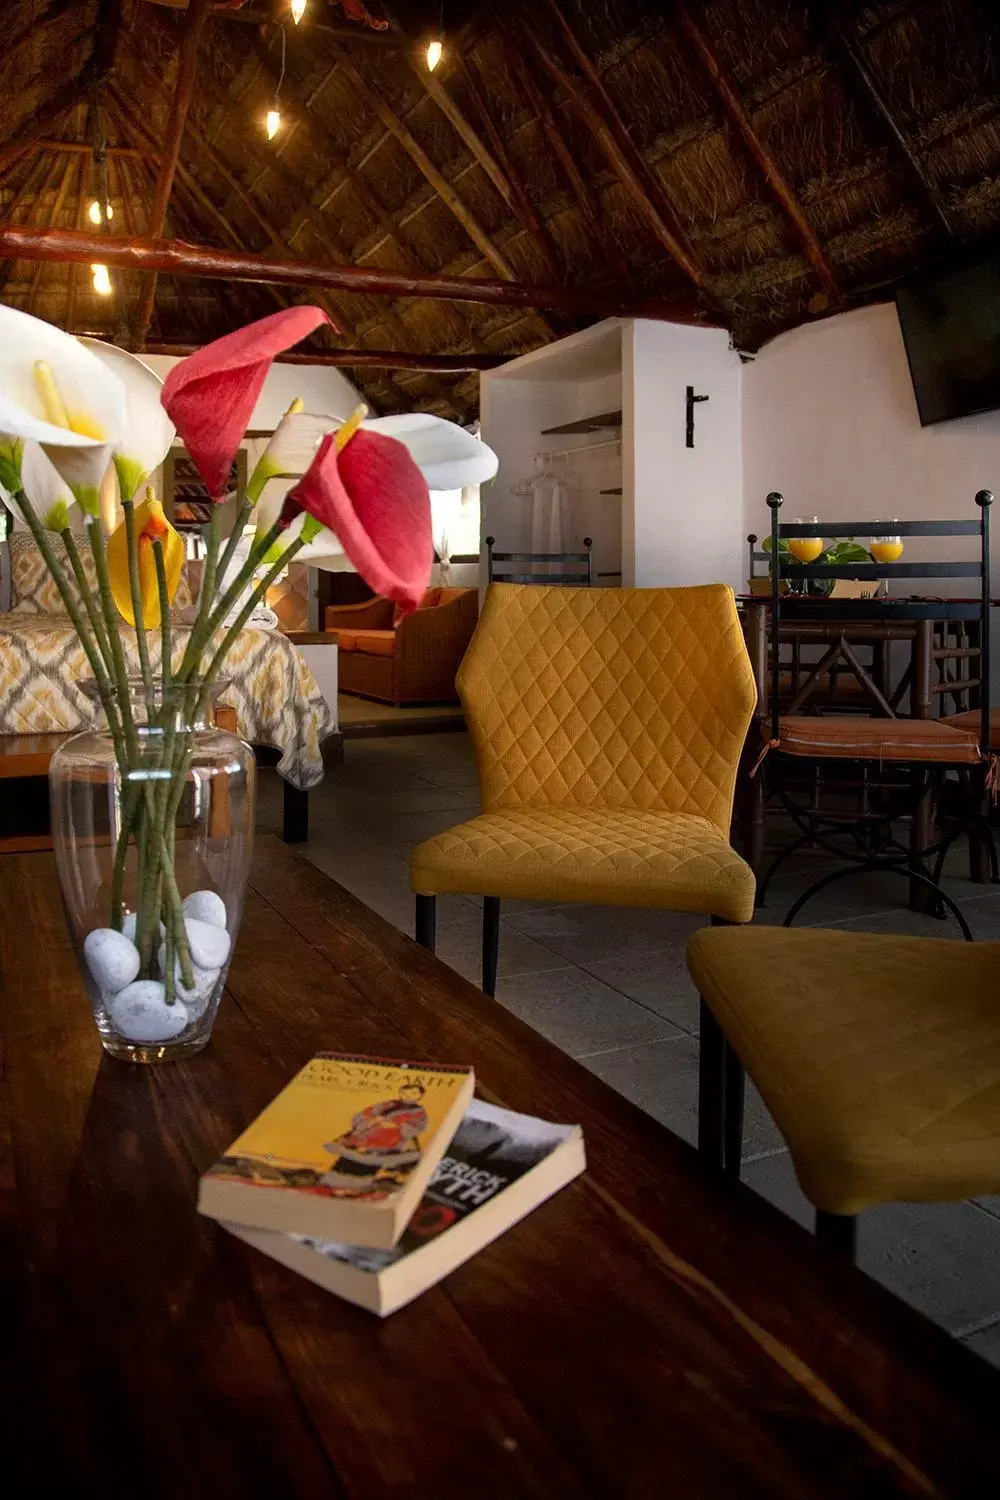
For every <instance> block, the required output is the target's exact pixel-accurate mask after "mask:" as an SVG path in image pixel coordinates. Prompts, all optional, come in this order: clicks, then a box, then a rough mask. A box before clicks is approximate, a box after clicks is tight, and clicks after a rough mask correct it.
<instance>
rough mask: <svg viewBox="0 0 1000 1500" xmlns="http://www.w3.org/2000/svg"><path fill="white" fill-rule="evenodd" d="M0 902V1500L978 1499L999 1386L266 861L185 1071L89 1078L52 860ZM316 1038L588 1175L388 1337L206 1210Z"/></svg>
mask: <svg viewBox="0 0 1000 1500" xmlns="http://www.w3.org/2000/svg"><path fill="white" fill-rule="evenodd" d="M0 911H2V912H3V914H4V915H3V921H2V924H0V988H2V999H0V1038H2V1047H3V1071H2V1077H0V1152H2V1169H0V1223H2V1227H3V1236H2V1245H3V1260H2V1276H0V1286H2V1288H3V1294H4V1316H3V1323H2V1331H3V1358H2V1365H3V1371H4V1376H3V1380H4V1389H3V1399H2V1404H0V1410H2V1412H3V1418H4V1424H5V1441H4V1443H3V1449H2V1459H0V1465H2V1469H0V1472H2V1473H3V1475H4V1479H5V1484H4V1492H5V1493H6V1494H9V1495H10V1496H11V1497H12V1500H13V1497H21V1496H28V1495H34V1494H48V1493H54V1492H63V1493H67V1494H74V1495H84V1496H88V1497H89V1496H96V1497H107V1500H111V1497H119V1496H121V1497H126V1496H127V1497H130V1500H132V1497H135V1496H140V1495H141V1496H143V1497H175V1496H185V1497H191V1500H201V1497H209V1496H211V1497H219V1500H228V1497H249V1496H258V1495H260V1496H264V1495H267V1496H275V1497H281V1500H306V1497H308V1500H313V1497H316V1500H319V1497H323V1500H334V1497H336V1500H383V1497H384V1500H403V1497H406V1500H459V1497H461V1500H472V1497H476V1500H520V1497H533V1500H557V1497H558V1500H562V1497H566V1500H575V1497H584V1496H592V1497H598V1496H600V1497H605V1500H607V1497H635V1500H654V1497H659V1496H664V1497H666V1496H670V1497H672V1500H727V1497H738V1500H764V1497H767V1500H775V1497H787V1500H819V1497H825V1500H826V1497H828V1500H834V1497H837V1500H843V1497H853V1500H870V1497H875V1496H970V1497H973V1496H975V1497H978V1500H985V1497H987V1496H990V1495H995V1494H997V1493H1000V1443H998V1442H997V1438H996V1420H997V1412H998V1411H1000V1373H998V1372H996V1371H994V1370H993V1369H991V1368H990V1367H989V1366H987V1365H986V1364H985V1363H983V1362H981V1361H980V1360H979V1359H978V1358H977V1357H976V1356H975V1355H973V1354H971V1353H969V1352H968V1351H967V1350H966V1349H964V1348H963V1347H962V1346H961V1345H960V1344H958V1343H956V1342H954V1341H953V1340H952V1339H950V1338H949V1337H948V1335H947V1334H945V1333H944V1332H943V1331H942V1330H941V1329H939V1328H937V1327H935V1326H934V1325H933V1324H931V1323H930V1322H928V1321H927V1320H926V1319H925V1318H923V1317H922V1316H921V1315H920V1314H918V1313H917V1312H915V1311H913V1310H912V1309H911V1308H910V1307H907V1306H905V1305H904V1304H903V1303H901V1302H899V1301H898V1300H896V1299H895V1298H894V1297H893V1296H891V1295H890V1294H889V1293H888V1292H887V1291H885V1290H883V1289H882V1288H881V1287H879V1286H877V1285H876V1284H875V1283H873V1282H872V1281H870V1280H868V1279H867V1278H866V1277H865V1276H864V1275H862V1274H861V1273H860V1272H859V1271H857V1270H855V1269H854V1268H853V1267H851V1266H850V1265H847V1264H845V1263H843V1262H842V1261H841V1260H839V1259H838V1258H836V1257H835V1256H834V1255H833V1254H832V1253H830V1252H828V1251H826V1250H824V1249H823V1248H822V1247H820V1246H818V1245H817V1244H816V1243H815V1241H814V1240H813V1239H812V1238H811V1237H810V1236H809V1235H808V1234H807V1233H805V1232H804V1231H803V1230H802V1229H800V1228H799V1227H798V1226H797V1225H795V1224H793V1223H792V1222H791V1221H789V1220H788V1219H786V1218H785V1217H783V1216H782V1215H781V1214H780V1213H778V1211H777V1210H775V1209H774V1208H772V1207H771V1206H769V1205H768V1204H767V1203H765V1202H763V1201H762V1200H760V1199H759V1198H757V1197H756V1196H755V1195H754V1194H752V1193H751V1192H750V1191H749V1190H748V1189H746V1188H744V1187H742V1186H741V1185H739V1184H734V1183H731V1182H729V1183H726V1182H723V1181H721V1180H718V1179H716V1178H713V1177H712V1176H710V1175H709V1174H707V1172H706V1171H705V1169H704V1168H703V1167H702V1165H701V1164H700V1162H699V1159H698V1157H697V1156H696V1154H695V1152H694V1151H693V1150H692V1149H691V1148H690V1147H689V1146H688V1145H686V1144H685V1143H684V1142H683V1141H682V1140H680V1139H678V1138H677V1137H676V1136H675V1135H673V1134H671V1133H670V1132H669V1131H667V1130H665V1129H664V1128H663V1127H662V1126H660V1125H658V1124H657V1123H656V1122H655V1121H654V1120H653V1119H651V1118H650V1117H649V1116H648V1115H646V1114H644V1113H643V1112H642V1111H640V1110H639V1109H637V1108H636V1107H635V1106H634V1105H632V1104H630V1103H629V1102H627V1101H626V1100H625V1099H624V1098H622V1097H620V1096H619V1095H618V1094H616V1093H614V1092H613V1091H612V1090H611V1089H610V1088H608V1087H607V1086H606V1085H605V1084H603V1083H602V1082H601V1081H600V1080H598V1079H597V1078H596V1077H595V1076H594V1075H593V1074H591V1073H590V1072H588V1071H587V1069H586V1068H585V1067H584V1066H583V1065H582V1064H580V1063H578V1062H575V1061H573V1060H572V1059H571V1058H569V1057H567V1056H566V1055H564V1054H563V1053H562V1052H561V1051H559V1050H558V1049H557V1048H556V1047H555V1046H553V1045H551V1044H550V1043H549V1042H547V1041H546V1040H545V1039H544V1038H543V1037H541V1036H540V1035H539V1034H538V1033H536V1032H535V1031H534V1030H532V1029H531V1028H530V1027H529V1026H527V1025H525V1024H524V1023H523V1022H522V1021H520V1020H519V1019H518V1018H517V1017H516V1016H514V1015H513V1014H511V1013H510V1011H508V1010H506V1009H505V1008H504V1007H503V1006H502V1005H501V1004H499V1003H497V1002H495V1001H493V1000H490V999H487V997H486V996H485V995H483V994H482V993H481V992H480V991H478V990H477V989H475V988H474V987H473V985H471V984H469V983H468V982H466V981H465V980H464V979H462V978H461V977H460V976H459V975H457V974H456V973H454V972H453V971H452V970H450V969H449V968H447V967H446V966H445V965H444V964H443V963H441V962H440V961H439V960H438V959H436V958H435V957H434V956H432V955H431V954H429V953H426V952H424V951H423V950H422V949H420V948H418V947H417V946H416V945H415V944H414V943H413V942H411V940H410V939H409V938H408V937H406V936H404V935H403V934H401V933H400V932H398V931H397V930H396V929H395V928H393V927H391V926H389V925H388V924H387V923H386V922H385V921H383V920H382V918H380V917H379V916H377V915H376V914H375V913H374V912H372V911H371V910H369V909H368V908H367V907H365V906H363V905H362V904H361V903H360V902H358V901H357V900H355V899H354V898H353V897H351V896H350V895H348V894H347V893H346V892H345V891H344V890H342V889H341V888H340V887H339V886H338V885H336V884H335V883H334V882H333V881H331V880H330V879H329V878H328V877H327V876H326V875H324V874H323V873H322V872H321V871H320V870H318V869H317V868H315V867H314V866H313V865H311V864H309V863H307V862H305V861H304V860H303V859H301V858H300V857H299V856H297V855H295V854H294V853H292V851H290V850H289V849H288V848H287V847H285V846H283V845H282V844H280V843H279V842H277V841H275V840H272V839H269V838H265V839H261V840H259V841H258V846H257V849H256V854H255V860H254V867H253V874H252V878H251V881H250V889H249V892H248V896H247V902H246V911H245V916H244V920H243V926H242V930H241V932H240V936H239V940H238V943H237V947H236V953H235V958H234V961H233V964H232V968H231V970H230V974H229V977H228V981H227V989H226V994H225V996H224V999H223V1002H222V1006H221V1009H220V1013H219V1016H218V1020H217V1023H216V1027H215V1034H214V1036H213V1039H212V1041H211V1044H210V1045H209V1047H208V1048H207V1049H206V1050H205V1051H204V1052H203V1053H201V1054H199V1055H198V1056H196V1057H193V1058H190V1059H188V1060H186V1061H183V1062H177V1063H171V1064H163V1065H161V1066H145V1067H143V1066H138V1065H132V1064H127V1063H123V1062H119V1061H115V1060H114V1059H112V1058H110V1057H107V1056H104V1055H103V1054H102V1052H101V1049H100V1047H99V1044H98V1040H97V1035H96V1031H95V1029H94V1026H93V1021H92V1018H91V1015H90V1012H89V1007H88V1004H87V1001H86V999H85V996H84V991H83V988H82V986H81V983H80V980H79V977H78V975H77V971H76V967H75V959H74V956H73V953H72V951H71V948H70V943H69V939H68V936H67V933H66V929H65V926H64V923H63V919H62V915H61V912H60V907H59V895H58V888H57V880H56V872H55V867H54V863H53V859H52V856H51V855H50V854H19V855H10V856H6V857H4V858H2V859H0ZM665 983H669V979H665ZM324 1049H325V1050H330V1049H332V1050H340V1051H352V1052H354V1051H356V1052H359V1053H363V1054H374V1055H383V1056H406V1057H410V1058H414V1059H416V1058H420V1059H427V1060H443V1061H447V1062H456V1063H465V1062H468V1063H472V1064H473V1065H474V1066H475V1069H476V1074H477V1079H478V1087H479V1091H480V1093H481V1094H482V1095H483V1096H484V1097H485V1098H487V1099H490V1100H493V1101H496V1102H499V1103H501V1104H503V1105H505V1106H509V1107H511V1108H513V1109H517V1110H521V1111H525V1112H528V1113H532V1114H537V1115H540V1116H543V1117H545V1118H547V1119H551V1120H557V1121H564V1122H574V1123H580V1124H581V1125H582V1126H583V1131H584V1137H585V1141H586V1147H587V1155H588V1171H587V1173H586V1174H585V1176H584V1177H582V1178H580V1179H578V1180H577V1181H576V1182H574V1183H573V1184H572V1185H571V1186H570V1187H568V1188H567V1189H565V1190H564V1191H563V1192H561V1193H559V1194H558V1195H557V1196H556V1197H555V1198H554V1199H552V1200H551V1201H550V1202H548V1203H546V1204H544V1205H543V1206H542V1207H541V1208H539V1209H538V1210H537V1211H536V1212H535V1213H533V1214H532V1215H530V1216H529V1218H527V1219H526V1220H524V1221H523V1222H522V1223H521V1224H519V1225H517V1226H515V1227H514V1228H512V1229H511V1230H509V1231H508V1232H507V1233H506V1234H505V1235H504V1236H503V1237H502V1238H501V1239H500V1240H499V1241H497V1242H496V1243H495V1244H494V1245H492V1246H490V1247H489V1248H488V1249H486V1250H485V1251H483V1252H482V1253H481V1254H480V1255H478V1256H477V1257H476V1258H475V1259H474V1260H473V1261H471V1262H470V1263H468V1264H467V1265H465V1266H463V1267H462V1268H461V1269H460V1270H458V1271H456V1272H454V1273H453V1274H452V1275H451V1276H450V1277H449V1278H448V1279H447V1280H446V1281H445V1282H443V1283H442V1284H441V1285H440V1286H438V1287H436V1288H434V1289H432V1290H431V1291H429V1292H428V1293H426V1294H425V1295H424V1296H423V1297H421V1298H420V1299H418V1300H417V1301H416V1302H414V1303H413V1304H411V1305H410V1306H408V1307H407V1308H405V1309H403V1310H402V1311H400V1312H398V1313H396V1314H395V1315H394V1316H393V1317H391V1318H390V1319H388V1320H386V1321H385V1322H379V1321H378V1320H377V1319H375V1318H374V1317H373V1316H372V1315H371V1314H369V1313H367V1312H364V1311H362V1310H360V1309H358V1308H355V1307H353V1306H351V1305H349V1304H347V1303H345V1302H342V1301H340V1300H338V1299H337V1298H336V1297H334V1296H332V1295H330V1294H329V1293H326V1292H324V1291H322V1290H320V1289H319V1288H318V1287H316V1286H314V1285H313V1284H312V1283H310V1282H307V1281H305V1280H303V1279H301V1278H299V1277H297V1276H296V1275H295V1274H294V1273H293V1272H291V1271H289V1270H286V1269H285V1268H284V1267H282V1266H280V1265H278V1264H277V1263H275V1262H274V1261H272V1260H270V1259H269V1258H267V1257H266V1256H264V1255H261V1254H259V1253H257V1252H256V1251H254V1250H253V1249H251V1248H250V1247H249V1246H247V1245H245V1244H243V1243H242V1242H240V1241H238V1240H236V1239H235V1238H233V1237H231V1236H230V1235H228V1234H227V1233H226V1231H225V1230H224V1229H222V1228H221V1227H220V1226H219V1225H218V1224H216V1223H214V1222H212V1221H210V1220H208V1219H204V1218H201V1217H199V1215H198V1214H197V1213H196V1212H195V1207H194V1205H195V1195H196V1187H197V1181H198V1175H199V1173H201V1172H202V1171H204V1169H205V1168H206V1167H207V1166H208V1165H209V1164H210V1163H211V1162H212V1161H213V1159H214V1158H215V1157H216V1156H217V1155H218V1154H219V1153H220V1152H221V1151H222V1150H223V1149H224V1148H225V1147H226V1146H227V1145H228V1144H229V1142H230V1141H232V1139H233V1138H234V1137H235V1136H236V1135H237V1134H238V1133H239V1131H240V1130H241V1129H242V1128H243V1127H244V1126H245V1125H246V1123H247V1122H248V1121H249V1120H251V1119H252V1118H253V1117H254V1116H255V1115H256V1113H257V1112H258V1111H259V1110H260V1109H261V1108H262V1107H263V1106H264V1105H265V1104H266V1103H267V1101H268V1100H269V1099H270V1098H271V1097H272V1096H273V1095H274V1093H275V1092H276V1091H277V1090H278V1089H279V1088H280V1087H281V1086H282V1085H283V1084H284V1083H285V1082H286V1081H287V1079H288V1078H289V1077H290V1076H291V1075H292V1074H293V1073H294V1072H295V1071H296V1070H297V1069H298V1068H299V1067H300V1066H301V1065H302V1064H303V1063H304V1062H305V1061H306V1060H307V1059H308V1058H309V1057H310V1056H311V1055H313V1054H314V1053H315V1052H317V1051H319V1050H324Z"/></svg>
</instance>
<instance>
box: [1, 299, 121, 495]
mask: <svg viewBox="0 0 1000 1500" xmlns="http://www.w3.org/2000/svg"><path fill="white" fill-rule="evenodd" d="M125 416H126V403H125V387H124V385H123V384H122V382H121V380H120V379H118V377H117V376H116V375H114V374H113V373H112V372H111V371H110V370H109V369H108V368H107V367H106V366H105V365H104V364H103V363H102V362H101V361H100V360H99V359H98V358H97V357H96V355H94V354H92V353H91V352H90V350H89V349H85V348H84V347H83V345H82V344H80V343H78V342H77V340H76V339H75V338H72V337H71V335H70V334H68V333H63V332H61V330H60V329H58V328H53V326H52V325H51V323H45V322H43V321H42V320H41V319H40V318H33V317H31V316H30V315H29V314H28V313H22V312H17V311H16V310H15V309H14V308H12V307H2V306H0V433H3V434H5V435H6V436H8V437H14V438H24V439H26V440H28V441H31V442H36V443H40V444H41V445H42V447H43V448H44V449H45V451H46V453H47V454H48V456H49V457H50V458H51V460H52V462H53V464H54V465H55V466H56V468H57V469H58V471H59V473H60V474H61V475H62V477H63V478H64V479H65V480H66V482H67V484H68V485H69V486H70V488H71V490H72V491H73V494H74V495H75V497H76V498H77V500H79V502H80V504H81V506H82V507H83V509H84V510H86V511H87V512H88V513H89V514H92V515H93V514H96V513H97V504H98V491H99V488H100V483H101V480H102V478H103V476H104V471H105V469H106V468H107V466H108V460H109V458H110V455H111V450H112V448H113V447H114V446H115V445H116V444H117V443H118V441H119V440H120V438H121V436H122V433H123V432H124V429H125Z"/></svg>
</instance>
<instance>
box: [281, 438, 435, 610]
mask: <svg viewBox="0 0 1000 1500" xmlns="http://www.w3.org/2000/svg"><path fill="white" fill-rule="evenodd" d="M335 437H336V435H335V434H334V433H330V434H329V435H328V436H327V437H325V438H324V439H323V441H322V443H321V444H320V447H319V450H318V452H317V454H316V457H315V458H314V459H313V462H312V464H311V466H310V468H309V469H308V471H307V472H306V473H305V474H304V475H303V476H302V478H301V479H300V480H299V482H298V484H297V485H296V486H295V488H294V489H293V490H290V491H289V493H288V495H287V496H286V498H285V504H284V508H283V510H282V512H281V520H282V522H283V523H284V524H285V525H286V526H289V525H291V523H292V522H293V521H294V520H295V518H296V516H298V515H299V514H300V513H301V512H302V511H306V512H307V514H309V515H310V516H312V517H313V518H314V520H316V521H319V522H320V523H321V524H322V525H323V526H326V527H328V528H329V529H330V530H331V531H333V532H335V533H336V535H337V537H338V538H339V539H340V542H341V545H342V546H343V548H344V551H345V552H346V553H347V556H348V557H349V558H350V560H351V562H352V563H353V564H354V566H355V567H356V568H357V570H358V572H359V573H360V574H361V576H362V578H363V579H364V580H365V582H366V583H367V584H368V586H369V587H370V588H372V589H374V590H375V592H376V593H377V594H382V595H383V596H384V597H385V598H387V599H393V600H395V602H396V603H397V604H398V605H400V606H401V608H402V609H403V610H411V609H416V607H417V605H418V604H419V602H420V600H421V598H422V597H423V594H424V591H425V590H426V588H427V580H428V578H429V577H430V571H431V564H432V563H433V561H434V545H433V542H432V540H431V502H430V492H429V491H428V488H427V481H426V480H425V479H424V477H423V475H422V474H421V472H420V470H419V469H418V468H417V465H416V464H415V463H414V461H413V459H412V458H411V457H410V454H409V452H408V451H407V449H406V448H404V446H403V444H402V443H399V442H397V441H396V439H395V438H388V437H384V436H382V434H381V433H375V432H366V431H364V429H362V430H361V431H359V432H356V433H355V434H354V436H353V437H352V438H351V440H350V442H348V443H347V444H346V446H345V447H344V448H343V449H342V450H341V451H340V452H338V451H337V446H336V441H335Z"/></svg>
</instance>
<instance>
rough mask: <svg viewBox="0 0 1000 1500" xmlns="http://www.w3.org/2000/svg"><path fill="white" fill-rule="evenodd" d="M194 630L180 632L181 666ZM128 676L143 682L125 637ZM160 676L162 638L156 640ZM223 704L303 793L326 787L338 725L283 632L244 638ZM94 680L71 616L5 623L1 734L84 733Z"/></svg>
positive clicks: (246, 633) (0, 646) (1, 630)
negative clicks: (87, 688)
mask: <svg viewBox="0 0 1000 1500" xmlns="http://www.w3.org/2000/svg"><path fill="white" fill-rule="evenodd" d="M189 636H190V630H188V629H186V628H185V627H184V626H179V625H177V626H174V629H173V650H172V654H173V657H174V665H175V666H177V665H178V663H179V662H180V659H181V657H182V656H183V654H184V647H185V646H186V645H187V642H188V638H189ZM123 637H124V638H125V641H126V652H127V655H128V658H129V671H130V672H131V673H135V674H136V675H138V672H139V661H138V657H137V654H136V649H135V638H134V636H133V637H131V639H129V633H128V632H127V631H123ZM149 641H150V651H151V655H152V656H153V659H154V670H155V669H156V667H157V666H158V663H159V642H158V638H157V632H155V631H151V632H150V635H149ZM222 675H223V678H224V680H225V681H226V682H227V683H228V684H229V686H228V687H227V688H226V691H225V692H224V693H223V694H222V695H221V701H222V702H223V703H228V704H230V705H231V706H232V707H233V708H235V709H236V712H237V716H238V719H239V728H240V734H241V735H242V736H243V738H244V739H245V740H249V742H250V743H251V744H252V745H270V746H273V747H274V749H276V750H280V752H281V759H280V761H279V762H278V770H279V771H280V772H281V774H282V776H284V777H286V778H287V780H288V781H290V782H291V783H292V784H293V786H297V787H301V788H302V789H303V790H305V789H307V788H308V787H312V786H315V785H316V784H317V783H318V782H320V781H322V779H323V757H322V754H321V752H320V745H321V744H322V742H323V740H324V739H326V737H327V736H328V735H330V734H332V733H333V731H334V730H335V729H336V727H337V726H336V719H335V717H334V714H333V712H332V711H331V709H330V708H329V706H328V705H327V702H326V700H325V699H324V698H323V696H322V694H321V693H320V691H319V688H318V687H317V686H316V680H315V678H314V677H313V675H312V673H311V672H310V670H309V668H308V667H307V665H306V663H305V661H304V660H303V658H302V656H301V655H300V653H299V652H298V651H297V650H296V649H295V647H294V646H293V645H292V643H291V641H289V640H288V639H287V638H286V637H285V636H283V635H281V634H280V632H279V631H276V630H251V629H247V630H243V631H241V632H240V635H239V638H238V639H237V640H236V642H235V643H234V645H233V648H232V650H231V651H230V652H229V655H228V657H227V660H226V665H225V669H224V671H223V674H222ZM90 676H92V673H91V671H90V667H89V665H88V663H87V658H86V656H85V655H84V652H83V648H82V646H81V645H80V643H79V641H78V640H77V638H76V633H75V631H74V630H73V628H72V626H71V625H70V624H69V623H68V622H67V620H66V618H65V616H56V615H38V614H15V613H11V614H3V615H0V734H53V733H58V732H59V731H70V732H71V731H73V730H77V729H85V728H86V727H87V726H88V725H89V724H92V723H93V722H94V721H95V719H96V718H99V717H100V711H99V710H98V711H97V712H96V713H95V710H94V706H93V705H92V704H91V702H90V700H89V699H88V698H87V696H86V695H85V694H84V693H82V692H81V691H80V688H79V686H78V684H79V683H80V682H81V681H85V680H86V679H87V678H88V677H90Z"/></svg>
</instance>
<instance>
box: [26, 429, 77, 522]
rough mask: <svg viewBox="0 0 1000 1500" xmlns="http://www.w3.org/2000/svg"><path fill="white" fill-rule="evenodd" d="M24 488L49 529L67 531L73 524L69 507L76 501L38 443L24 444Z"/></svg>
mask: <svg viewBox="0 0 1000 1500" xmlns="http://www.w3.org/2000/svg"><path fill="white" fill-rule="evenodd" d="M21 488H22V489H23V490H24V493H25V494H26V495H27V497H28V499H29V500H30V501H31V506H32V509H33V510H34V512H35V515H36V516H37V517H38V519H39V520H40V521H41V523H42V525H43V526H44V527H45V528H46V530H47V531H65V530H66V527H67V526H69V525H70V508H71V507H72V505H73V504H74V499H73V492H72V490H71V489H70V487H69V485H68V484H67V483H66V481H65V479H64V478H63V477H62V475H61V474H60V473H59V470H58V469H57V468H56V466H55V464H54V463H53V462H52V460H51V459H50V458H49V457H48V455H47V454H46V453H45V452H44V450H43V449H42V448H40V447H39V446H38V444H37V443H25V445H24V456H23V458H22V460H21ZM16 503H17V502H16V501H15V504H16Z"/></svg>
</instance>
